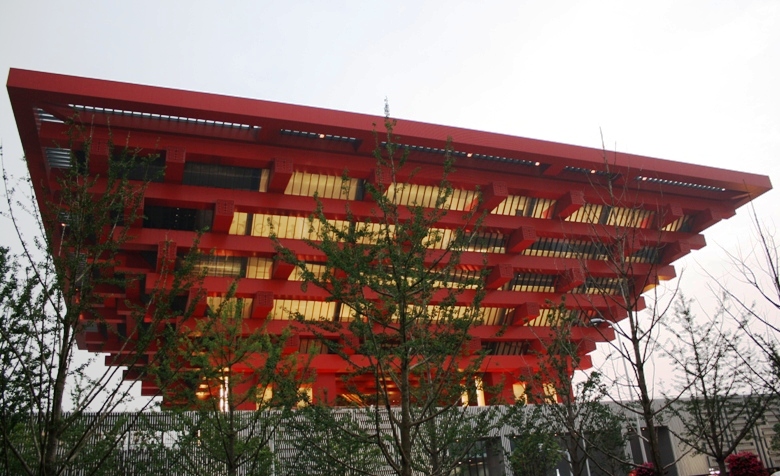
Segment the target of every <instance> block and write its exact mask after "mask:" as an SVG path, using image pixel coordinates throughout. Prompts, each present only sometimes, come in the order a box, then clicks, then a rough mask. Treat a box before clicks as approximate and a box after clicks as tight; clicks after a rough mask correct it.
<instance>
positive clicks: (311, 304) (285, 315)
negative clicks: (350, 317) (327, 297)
mask: <svg viewBox="0 0 780 476" xmlns="http://www.w3.org/2000/svg"><path fill="white" fill-rule="evenodd" d="M335 315H336V303H335V302H325V301H300V300H295V299H274V308H273V310H272V311H271V319H277V320H293V319H297V316H303V318H304V319H305V320H307V321H317V320H326V321H332V320H333V318H334V316H335Z"/></svg>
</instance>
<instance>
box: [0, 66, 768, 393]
mask: <svg viewBox="0 0 780 476" xmlns="http://www.w3.org/2000/svg"><path fill="white" fill-rule="evenodd" d="M8 91H9V95H10V98H11V103H12V106H13V110H14V114H15V115H16V121H17V125H18V129H19V133H20V136H21V139H22V144H23V147H24V151H25V154H26V157H27V162H28V166H29V170H30V176H31V178H32V183H33V186H34V189H35V193H36V195H37V199H38V202H39V205H40V206H45V203H47V199H46V197H49V196H51V194H52V193H53V190H54V189H55V188H56V187H55V186H54V177H56V175H57V170H58V169H61V168H63V167H69V160H68V157H69V154H70V151H69V150H68V149H67V148H66V147H63V145H62V144H63V143H67V140H66V137H67V134H68V126H67V125H66V124H65V121H66V120H67V119H68V118H71V117H72V116H73V115H74V113H79V114H80V116H81V117H82V118H85V117H88V118H89V120H88V122H89V124H90V125H91V128H92V137H93V157H92V158H91V160H90V168H95V170H100V168H101V167H105V161H107V160H108V159H107V154H106V153H105V151H103V155H102V161H103V164H102V165H101V150H100V144H101V143H103V144H105V143H106V141H107V140H108V139H109V127H110V134H111V135H112V136H113V141H114V142H115V143H117V144H125V143H127V144H128V145H129V146H131V147H138V148H141V149H143V150H144V151H145V152H154V153H158V154H159V157H160V159H159V160H158V162H157V163H156V165H157V166H159V167H160V169H161V170H164V173H163V174H162V176H161V179H160V180H159V181H156V182H153V183H150V184H149V185H148V188H146V190H145V194H144V197H143V213H144V219H143V220H137V221H136V222H135V223H133V224H132V225H131V226H132V227H133V229H132V233H131V234H132V237H133V238H132V240H131V241H130V242H129V243H127V245H126V246H125V249H124V250H123V252H122V260H121V263H120V264H118V265H117V267H116V269H115V272H117V273H126V274H127V273H130V274H139V275H145V279H144V280H143V282H144V283H146V284H145V286H146V287H147V288H151V287H153V286H155V285H156V283H157V281H158V279H159V272H160V266H161V263H163V262H164V260H165V259H166V256H167V257H168V258H170V257H171V256H173V255H172V253H176V252H183V251H185V250H187V249H189V247H190V246H191V245H192V243H193V240H194V239H195V236H196V232H195V231H194V230H195V229H202V228H204V227H208V230H209V231H208V232H207V233H205V235H204V236H203V237H202V238H201V240H200V244H199V247H200V248H201V249H203V250H205V251H209V250H216V252H215V254H214V256H213V257H212V258H209V261H208V262H204V263H202V264H201V265H202V266H203V267H204V268H205V269H206V270H207V273H208V277H207V278H206V279H205V283H204V286H205V289H206V291H207V294H208V299H207V302H206V303H202V304H208V305H214V304H215V303H217V302H219V299H220V297H221V296H223V295H224V293H225V292H226V290H227V289H228V287H229V286H230V284H231V283H232V282H233V281H234V280H235V279H238V288H237V294H236V295H237V296H238V297H240V298H243V303H244V304H245V308H244V313H245V318H246V319H247V320H249V321H250V322H252V323H253V325H256V326H261V325H266V326H267V329H268V332H270V333H281V332H282V331H283V329H285V328H287V327H289V326H292V327H293V328H294V329H295V331H294V332H295V335H294V338H292V339H290V340H289V341H288V344H287V345H288V346H289V347H290V349H289V350H290V351H295V350H301V351H303V352H307V351H309V346H311V345H313V344H312V343H313V342H314V335H313V333H312V332H311V331H310V330H307V329H306V328H305V327H302V326H300V325H298V324H296V323H294V322H291V321H290V320H289V312H290V311H297V312H300V313H303V314H305V315H311V316H331V317H332V318H333V320H339V317H340V313H342V312H343V311H341V310H340V306H338V303H334V302H327V301H326V300H325V298H326V294H325V293H324V292H322V291H319V290H317V289H312V288H309V289H308V291H306V292H304V291H302V289H301V285H300V282H299V281H297V278H296V273H295V272H294V270H293V268H292V267H291V266H289V265H284V264H283V263H280V262H278V261H275V260H274V258H275V257H276V255H277V252H276V250H275V246H274V243H273V242H272V239H271V238H270V237H269V234H270V231H269V227H268V226H267V223H268V220H269V219H270V220H271V221H272V222H273V223H274V226H275V229H276V232H277V233H278V237H279V239H280V240H281V241H282V243H283V244H285V246H287V247H289V248H290V249H292V250H294V251H295V252H296V253H298V254H299V256H307V258H306V259H307V260H310V261H313V262H316V261H318V260H322V259H323V256H321V255H317V253H314V252H313V251H312V249H311V248H309V247H308V246H307V245H306V244H305V243H304V242H303V241H302V238H303V236H304V235H305V233H306V229H307V225H306V217H307V216H308V215H309V214H310V213H311V212H312V210H313V208H314V200H313V199H312V196H313V195H314V193H315V192H317V193H318V195H319V197H320V198H321V199H322V203H323V206H324V210H325V213H326V214H327V215H328V217H329V218H332V219H334V220H338V219H343V218H344V216H345V204H347V203H349V204H350V209H351V210H352V212H353V213H354V214H355V215H356V216H357V217H358V218H360V217H367V216H370V214H371V213H372V202H371V200H370V197H364V196H363V194H362V192H361V190H362V185H361V184H362V183H364V182H365V181H371V180H374V177H375V167H376V164H375V161H374V160H373V157H372V152H373V150H374V148H375V146H376V140H375V136H374V132H373V131H374V127H375V126H374V124H382V122H383V118H381V117H376V116H368V115H362V114H354V113H347V112H340V111H332V110H325V109H318V108H311V107H303V106H295V105H289V104H279V103H273V102H268V101H259V100H253V99H242V98H235V97H228V96H219V95H214V94H204V93H196V92H189V91H180V90H173V89H165V88H158V87H150V86H140V85H135V84H126V83H118V82H111V81H101V80H95V79H86V78H79V77H72V76H62V75H56V74H48V73H40V72H33V71H24V70H11V72H10V75H9V78H8ZM395 134H396V135H397V136H398V141H399V143H400V144H401V145H402V146H404V147H406V148H407V149H408V150H409V153H410V161H412V162H414V163H415V165H416V166H418V168H419V172H418V173H417V174H416V175H414V176H413V177H411V178H404V180H408V182H409V187H408V188H407V191H408V192H409V194H408V196H406V197H405V198H402V199H401V200H402V201H405V202H404V203H412V202H416V203H425V200H426V196H428V195H430V194H431V193H433V192H435V185H436V183H437V182H438V180H439V179H440V177H441V168H440V164H441V158H442V155H443V153H444V149H445V144H446V139H447V138H448V137H449V138H451V146H452V149H453V154H454V156H455V157H456V160H457V163H456V168H457V170H456V171H455V172H454V173H453V174H451V175H450V176H449V179H450V181H451V182H452V184H453V185H454V187H455V193H454V196H453V199H452V200H451V202H450V204H449V207H450V210H451V211H450V212H449V213H448V214H447V216H446V217H445V218H444V219H442V223H441V226H442V229H448V228H451V227H453V226H457V225H456V224H457V223H460V218H461V217H462V215H463V214H464V213H467V212H468V211H469V210H470V209H471V207H474V206H479V207H481V208H482V210H484V211H485V212H486V213H487V215H486V217H485V220H484V224H483V229H482V231H481V232H480V237H479V240H478V242H477V243H476V244H475V246H474V247H473V248H472V249H470V251H468V252H466V253H464V254H463V256H462V259H461V265H462V266H463V267H464V268H470V269H477V268H480V267H482V266H488V267H489V268H490V274H489V277H488V278H487V282H486V287H487V290H488V292H487V296H486V297H485V299H484V302H483V304H482V305H483V307H484V310H483V315H482V319H483V323H482V325H479V326H477V327H475V328H473V329H472V331H471V333H472V336H473V337H474V342H475V343H476V344H477V345H478V346H481V347H482V348H485V349H487V350H488V351H489V355H490V356H489V358H488V359H486V361H485V364H484V367H485V368H484V377H483V378H484V380H485V381H487V382H492V383H496V382H504V383H505V389H504V392H503V393H504V394H505V396H511V395H513V394H514V393H516V392H517V390H518V389H519V386H521V385H522V382H521V381H519V379H520V378H521V377H519V376H521V375H524V374H527V373H529V372H533V371H534V370H536V369H538V367H537V362H536V358H535V357H534V355H535V354H534V352H533V350H534V349H537V350H538V349H539V348H540V347H539V344H538V341H539V336H543V335H544V330H545V326H546V325H547V318H548V317H549V313H550V311H549V309H547V308H548V307H549V302H558V301H559V299H560V296H561V295H563V294H570V295H571V296H572V297H571V298H569V299H567V300H566V303H567V306H571V307H572V308H575V309H577V308H582V300H581V299H579V298H578V296H584V295H588V296H589V299H588V303H589V306H592V307H593V308H595V309H597V310H598V312H599V315H601V316H607V317H608V318H610V319H614V320H619V319H621V318H623V317H625V310H621V308H620V306H615V305H614V302H613V301H612V300H610V299H605V298H604V297H603V296H599V295H596V293H589V291H588V289H589V286H591V287H592V286H595V284H594V283H599V285H600V286H605V285H606V286H609V283H610V282H612V281H611V280H615V279H617V277H616V276H615V272H614V270H613V268H612V267H611V266H610V264H609V260H608V259H607V257H606V255H605V253H614V247H615V246H616V243H615V239H614V235H612V234H610V233H609V229H610V228H615V229H629V230H630V231H631V234H632V240H631V243H630V244H629V245H626V243H623V244H621V245H620V246H621V248H622V249H621V253H623V255H622V256H624V257H625V258H626V259H627V260H629V261H631V262H632V263H633V266H632V267H631V273H635V275H636V277H637V282H639V279H638V278H640V277H644V278H646V277H648V276H651V277H652V278H651V279H650V282H647V280H646V279H645V280H642V281H641V285H640V286H639V288H641V289H636V292H642V291H643V290H644V289H646V287H647V286H646V285H648V284H649V285H653V284H654V281H655V280H656V278H657V279H671V278H673V277H674V276H675V271H674V268H673V267H672V265H671V263H672V262H674V261H675V260H677V259H678V258H680V257H682V256H684V255H685V254H687V253H689V252H690V251H691V250H696V249H699V248H701V247H703V246H704V245H705V240H704V237H703V236H702V235H701V232H702V231H703V230H704V229H706V228H707V227H709V226H711V225H713V224H714V223H716V222H718V221H720V220H722V219H725V218H728V217H730V216H732V215H733V214H734V211H735V209H736V208H738V207H739V206H741V205H743V204H745V203H747V202H748V201H749V200H751V199H752V198H755V197H757V196H759V195H761V194H762V193H764V192H766V191H767V190H769V189H770V188H771V185H770V182H769V179H768V178H767V177H765V176H760V175H753V174H747V173H740V172H733V171H729V170H722V169H716V168H712V167H703V166H695V165H690V164H683V163H677V162H670V161H667V160H661V159H654V158H649V157H642V156H637V155H631V154H622V153H620V154H614V155H613V154H609V158H608V162H609V163H608V166H607V165H605V154H604V153H603V151H602V150H599V149H590V148H584V147H576V146H570V145H565V144H558V143H552V142H545V141H539V140H532V139H525V138H521V137H513V136H507V135H500V134H492V133H487V132H479V131H473V130H466V129H459V128H455V127H446V126H439V125H433V124H424V123H419V122H412V121H400V122H398V124H397V126H396V128H395ZM101 141H102V142H101ZM607 169H608V170H607ZM345 170H346V171H348V173H349V177H350V178H351V181H352V187H350V191H349V192H348V193H347V192H344V191H343V190H342V188H341V187H340V182H341V177H342V174H343V173H344V171H345ZM607 177H609V178H610V179H611V183H612V184H613V185H614V186H618V187H620V189H621V190H623V191H627V192H628V193H623V194H621V198H620V200H619V203H618V202H617V201H615V200H609V199H606V200H605V195H604V190H603V188H601V186H602V184H603V183H605V181H606V178H607ZM477 189H479V190H481V191H482V193H483V200H482V202H481V203H480V202H478V201H476V200H475V198H476V196H477V195H476V192H475V191H476V190H477ZM166 242H167V243H169V245H166V244H165V243H166ZM164 254H165V255H166V256H163V255H164ZM139 294H140V292H139V290H137V289H135V290H119V292H114V293H113V294H111V295H107V296H106V299H105V301H104V302H103V303H102V305H101V308H100V312H101V313H103V315H104V316H106V322H107V323H108V325H122V323H123V319H124V318H125V317H124V316H125V315H126V314H123V309H122V308H123V304H122V303H123V302H124V300H125V299H137V298H138V296H139ZM640 307H641V302H640ZM204 309H205V306H204V305H201V306H199V307H198V310H197V312H199V313H201V314H202V313H203V312H205V311H204ZM583 312H585V314H584V317H588V312H587V311H583ZM127 324H129V323H127ZM500 330H501V332H499V331H500ZM106 335H107V334H106V333H105V329H103V332H101V330H100V329H93V330H87V331H85V332H84V333H83V335H81V336H80V339H79V343H80V345H81V346H82V347H83V348H86V349H88V350H91V351H94V352H104V353H108V354H110V355H117V354H119V353H121V352H122V349H121V348H120V347H119V346H118V345H117V343H116V342H114V341H112V340H111V339H108V338H107V337H106ZM609 337H614V335H613V334H612V333H611V330H609V329H607V330H606V331H605V330H603V329H602V330H601V331H599V330H597V329H594V328H592V327H588V326H583V327H579V328H576V329H575V330H574V334H573V336H572V338H573V339H574V340H576V341H577V342H578V343H579V344H580V349H581V351H582V353H583V355H584V359H583V365H584V366H589V365H590V364H589V362H590V361H589V358H588V356H587V353H588V352H590V351H591V350H593V349H595V343H596V342H598V341H599V340H603V339H604V338H609ZM353 358H354V359H356V360H357V359H361V358H362V357H361V356H359V355H355V356H353ZM106 361H107V362H114V361H115V360H113V359H112V358H110V357H109V358H107V359H106ZM311 365H312V366H313V367H314V369H315V370H316V372H317V378H316V380H315V382H314V383H313V394H314V395H315V398H317V397H316V396H317V395H323V393H322V392H320V390H322V389H327V390H328V392H329V394H330V395H339V394H341V393H343V392H344V391H345V390H344V389H343V388H341V386H340V385H341V384H340V383H339V382H340V381H339V379H338V376H339V375H340V374H343V373H346V372H348V371H349V363H348V362H345V361H344V360H342V359H341V358H340V357H338V356H337V355H330V354H327V353H322V354H320V355H315V356H314V357H313V360H312V363H311ZM155 391H156V389H155V388H154V384H153V383H152V382H144V384H143V392H144V393H147V394H153V393H154V392H155Z"/></svg>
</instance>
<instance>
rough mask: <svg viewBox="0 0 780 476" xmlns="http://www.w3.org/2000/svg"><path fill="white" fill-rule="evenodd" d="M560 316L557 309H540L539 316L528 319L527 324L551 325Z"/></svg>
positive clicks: (537, 325) (536, 325) (534, 325)
mask: <svg viewBox="0 0 780 476" xmlns="http://www.w3.org/2000/svg"><path fill="white" fill-rule="evenodd" d="M559 318H560V315H559V311H558V310H557V309H540V310H539V316H537V317H536V318H534V319H531V320H530V321H528V324H527V325H528V326H531V327H549V326H551V325H553V324H554V323H555V322H556V321H557V320H558V319H559Z"/></svg>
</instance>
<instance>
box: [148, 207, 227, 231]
mask: <svg viewBox="0 0 780 476" xmlns="http://www.w3.org/2000/svg"><path fill="white" fill-rule="evenodd" d="M213 219H214V210H196V209H194V208H176V207H160V206H154V205H147V206H146V207H144V228H158V229H164V230H182V231H198V230H204V229H206V228H208V227H210V226H211V223H212V221H213Z"/></svg>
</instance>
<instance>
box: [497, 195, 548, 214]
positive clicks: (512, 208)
mask: <svg viewBox="0 0 780 476" xmlns="http://www.w3.org/2000/svg"><path fill="white" fill-rule="evenodd" d="M554 209H555V200H550V199H546V198H533V197H523V196H520V195H510V196H508V197H507V198H505V199H504V201H503V202H501V203H499V204H498V206H497V207H496V208H494V209H493V210H492V211H491V212H490V213H492V214H495V215H509V216H521V217H531V218H550V215H551V214H552V211H553V210H554Z"/></svg>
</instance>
